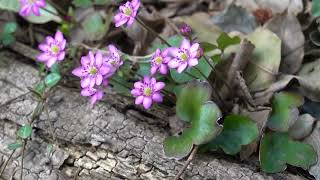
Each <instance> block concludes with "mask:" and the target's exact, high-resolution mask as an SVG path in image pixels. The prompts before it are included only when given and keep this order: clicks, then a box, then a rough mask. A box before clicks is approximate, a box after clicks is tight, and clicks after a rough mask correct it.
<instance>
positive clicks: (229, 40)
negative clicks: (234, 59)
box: [217, 32, 241, 52]
mask: <svg viewBox="0 0 320 180" xmlns="http://www.w3.org/2000/svg"><path fill="white" fill-rule="evenodd" d="M240 42H241V39H240V37H238V36H235V37H230V36H229V35H228V34H227V33H225V32H223V33H221V34H220V36H219V37H218V39H217V43H218V48H219V49H220V50H221V51H222V52H223V51H224V50H225V49H226V48H227V47H229V46H232V45H236V44H239V43H240Z"/></svg>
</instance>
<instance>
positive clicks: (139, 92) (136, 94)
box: [131, 89, 142, 97]
mask: <svg viewBox="0 0 320 180" xmlns="http://www.w3.org/2000/svg"><path fill="white" fill-rule="evenodd" d="M131 94H132V95H133V96H134V97H138V96H140V95H142V93H141V91H140V90H139V89H132V90H131Z"/></svg>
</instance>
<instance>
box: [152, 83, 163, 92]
mask: <svg viewBox="0 0 320 180" xmlns="http://www.w3.org/2000/svg"><path fill="white" fill-rule="evenodd" d="M165 86H166V84H165V83H164V82H157V83H156V84H155V85H154V91H160V90H161V89H163V88H164V87H165Z"/></svg>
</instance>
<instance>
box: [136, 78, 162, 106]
mask: <svg viewBox="0 0 320 180" xmlns="http://www.w3.org/2000/svg"><path fill="white" fill-rule="evenodd" d="M164 87H165V83H164V82H157V80H156V79H155V78H153V77H149V76H145V77H144V78H143V80H141V81H138V82H135V83H134V89H132V90H131V94H132V95H133V96H134V97H136V100H135V104H137V105H140V104H142V105H143V107H144V108H145V109H149V108H150V107H151V106H152V103H153V102H156V103H160V102H162V101H163V95H162V94H161V93H160V90H162V89H163V88H164Z"/></svg>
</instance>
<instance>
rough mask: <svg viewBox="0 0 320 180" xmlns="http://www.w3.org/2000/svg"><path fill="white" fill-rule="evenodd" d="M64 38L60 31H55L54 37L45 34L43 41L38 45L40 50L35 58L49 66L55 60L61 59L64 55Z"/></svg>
mask: <svg viewBox="0 0 320 180" xmlns="http://www.w3.org/2000/svg"><path fill="white" fill-rule="evenodd" d="M65 47H66V40H65V39H64V37H63V34H62V33H61V32H60V31H57V32H56V34H55V36H54V38H53V37H51V36H47V37H46V40H45V42H44V43H42V44H40V45H39V49H40V50H41V51H42V53H41V54H40V55H38V56H37V59H38V60H39V61H41V62H44V63H46V65H47V66H48V67H49V68H50V67H51V66H52V65H53V64H54V63H56V62H57V61H62V60H63V59H64V57H65V51H64V49H65Z"/></svg>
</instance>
